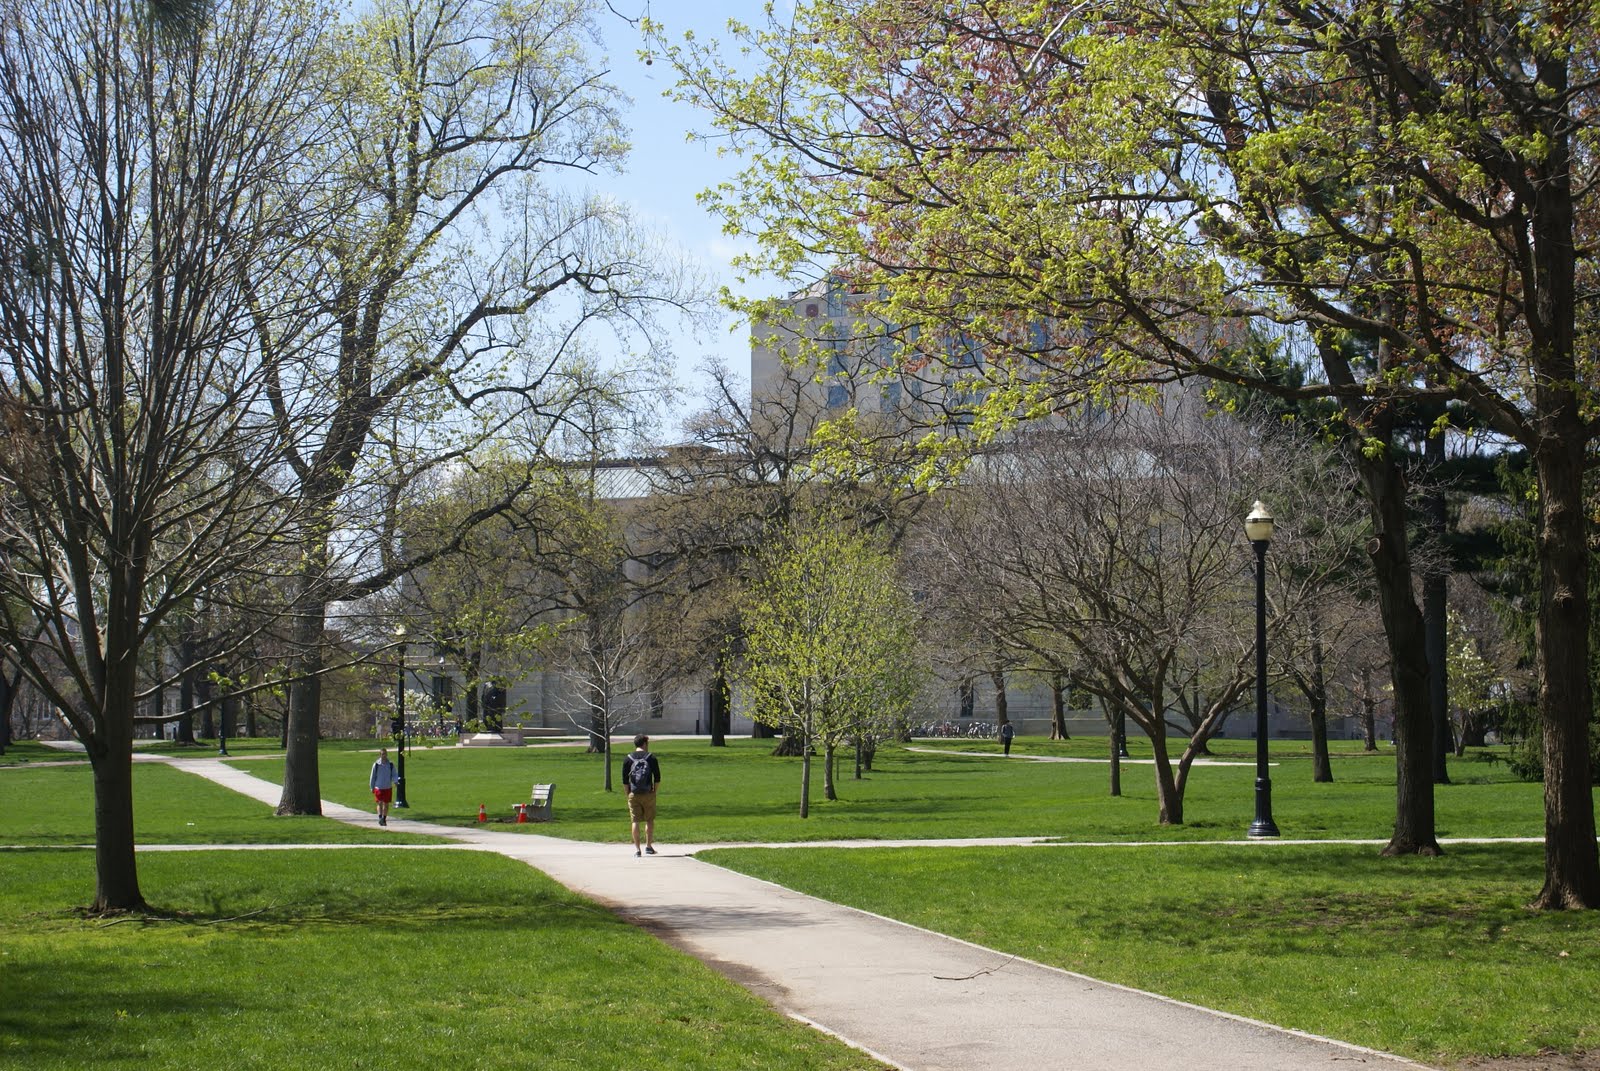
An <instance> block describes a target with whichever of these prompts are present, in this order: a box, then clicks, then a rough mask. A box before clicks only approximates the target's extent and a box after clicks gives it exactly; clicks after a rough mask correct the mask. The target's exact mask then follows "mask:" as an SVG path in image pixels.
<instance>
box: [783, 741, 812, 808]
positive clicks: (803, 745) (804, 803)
mask: <svg viewBox="0 0 1600 1071" xmlns="http://www.w3.org/2000/svg"><path fill="white" fill-rule="evenodd" d="M789 736H799V737H800V817H801V818H807V817H810V815H811V739H810V734H809V733H790V734H789ZM788 739H789V737H788V736H786V737H784V741H785V742H787V741H788Z"/></svg>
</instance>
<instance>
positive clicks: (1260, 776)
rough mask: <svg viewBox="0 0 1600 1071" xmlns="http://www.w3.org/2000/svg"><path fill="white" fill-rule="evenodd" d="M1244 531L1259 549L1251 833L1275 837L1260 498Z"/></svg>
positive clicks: (1265, 527)
mask: <svg viewBox="0 0 1600 1071" xmlns="http://www.w3.org/2000/svg"><path fill="white" fill-rule="evenodd" d="M1244 534H1245V538H1247V539H1249V540H1250V545H1251V547H1253V548H1254V549H1255V552H1256V816H1255V819H1254V820H1253V821H1252V822H1251V823H1250V832H1249V835H1250V836H1252V837H1276V836H1277V835H1278V826H1277V823H1276V822H1274V821H1273V820H1272V779H1271V777H1269V776H1268V774H1267V544H1268V543H1270V542H1272V513H1271V512H1270V511H1269V510H1268V509H1267V507H1266V504H1265V503H1263V502H1262V501H1261V500H1260V499H1257V500H1256V502H1255V505H1253V506H1252V507H1251V508H1250V515H1249V516H1247V517H1246V518H1245V519H1244Z"/></svg>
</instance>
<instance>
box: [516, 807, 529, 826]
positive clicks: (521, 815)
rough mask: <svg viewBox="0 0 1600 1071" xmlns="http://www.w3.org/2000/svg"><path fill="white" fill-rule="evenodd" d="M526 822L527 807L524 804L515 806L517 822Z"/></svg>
mask: <svg viewBox="0 0 1600 1071" xmlns="http://www.w3.org/2000/svg"><path fill="white" fill-rule="evenodd" d="M527 820H528V805H527V804H526V803H519V804H517V821H519V822H526V821H527Z"/></svg>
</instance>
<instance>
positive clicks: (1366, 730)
mask: <svg viewBox="0 0 1600 1071" xmlns="http://www.w3.org/2000/svg"><path fill="white" fill-rule="evenodd" d="M1377 705H1378V704H1377V700H1375V699H1373V698H1372V670H1371V669H1369V668H1368V667H1366V666H1362V667H1361V735H1362V738H1363V740H1364V741H1365V742H1366V748H1365V750H1367V751H1376V750H1378V710H1377Z"/></svg>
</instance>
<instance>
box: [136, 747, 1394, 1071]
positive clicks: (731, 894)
mask: <svg viewBox="0 0 1600 1071" xmlns="http://www.w3.org/2000/svg"><path fill="white" fill-rule="evenodd" d="M139 759H140V761H156V762H170V763H171V764H172V765H174V766H177V767H178V768H180V769H184V770H188V771H190V772H192V773H195V774H199V775H200V776H203V777H206V778H208V779H210V780H212V781H215V782H217V783H218V784H221V785H224V786H226V787H228V788H231V789H234V790H235V791H237V792H241V793H243V794H244V795H246V796H250V797H252V798H255V799H258V800H260V801H262V802H263V803H265V804H268V805H272V806H276V804H277V802H278V800H279V796H280V790H279V788H278V786H277V785H275V784H272V783H271V782H268V781H263V780H261V779H259V778H256V777H253V776H251V775H250V774H248V773H242V772H240V771H238V770H235V769H233V768H232V767H230V766H227V765H225V764H223V763H222V762H221V761H219V760H217V759H178V758H164V757H155V756H140V757H139ZM401 813H403V812H401ZM323 814H324V815H326V816H328V817H330V818H336V819H339V820H342V821H349V822H356V823H360V824H362V825H372V824H373V823H374V821H375V820H374V818H373V815H372V814H371V813H370V812H367V811H357V810H355V809H353V808H350V807H345V806H341V805H339V804H335V803H329V802H326V801H325V802H324V803H323ZM619 821H620V819H619ZM390 828H391V829H393V830H394V831H396V832H410V833H431V834H436V835H439V836H444V837H448V838H450V839H451V840H452V841H454V842H456V843H457V844H459V845H460V846H461V847H465V848H471V849H475V850H480V851H493V852H498V853H500V854H502V855H506V856H509V857H511V858H513V859H520V860H522V861H523V862H525V863H527V864H528V865H530V866H533V867H536V868H537V869H539V870H541V871H543V872H544V873H546V874H548V875H550V876H551V877H552V878H554V879H555V880H557V881H559V882H561V883H562V884H563V885H565V886H567V887H568V888H570V889H572V890H574V891H576V892H579V893H582V894H583V895H586V896H589V897H591V898H593V899H595V900H598V901H600V902H601V903H604V904H606V905H608V906H610V907H612V908H613V909H614V910H616V911H617V912H618V913H619V914H621V915H622V916H623V917H625V918H627V919H629V920H631V921H633V922H636V923H638V924H639V925H641V926H644V927H646V928H648V929H649V930H650V931H651V932H653V933H655V934H656V935H657V936H659V937H660V938H661V939H663V940H665V941H667V942H668V943H670V944H672V945H674V946H676V947H678V948H681V949H683V950H684V951H686V952H688V953H690V954H691V955H693V956H695V957H697V958H698V959H700V960H702V961H704V962H706V963H708V964H710V965H711V966H713V967H715V968H716V969H717V970H719V971H721V972H722V973H723V974H725V975H727V976H728V977H729V978H731V979H733V980H734V981H736V982H738V983H739V984H740V985H743V986H744V987H745V988H747V989H749V990H751V991H752V992H754V993H756V994H758V995H760V996H761V997H763V998H765V999H766V1000H767V1001H769V1002H770V1003H771V1004H773V1005H774V1006H775V1007H777V1008H778V1009H779V1010H780V1011H782V1012H784V1013H785V1014H787V1015H790V1016H792V1017H794V1018H796V1019H799V1020H802V1021H804V1022H807V1023H810V1024H811V1025H813V1026H815V1027H817V1028H819V1029H821V1030H824V1031H826V1032H828V1033H830V1034H833V1035H835V1036H837V1037H839V1038H841V1039H843V1040H844V1041H846V1042H848V1043H850V1044H851V1045H854V1046H856V1047H857V1048H859V1049H861V1050H863V1051H865V1052H866V1053H868V1054H869V1055H871V1056H873V1057H875V1058H876V1059H878V1060H881V1061H883V1062H884V1063H886V1064H889V1065H892V1066H894V1067H897V1068H902V1069H908V1071H1053V1069H1060V1068H1074V1069H1082V1071H1147V1069H1148V1068H1151V1067H1171V1068H1183V1069H1185V1071H1310V1069H1323V1068H1327V1069H1332V1068H1340V1069H1348V1068H1351V1067H1353V1066H1372V1067H1381V1068H1419V1067H1421V1066H1422V1065H1420V1064H1416V1063H1413V1062H1411V1061H1407V1060H1402V1059H1400V1058H1398V1057H1395V1056H1391V1055H1388V1054H1385V1053H1379V1052H1374V1051H1372V1050H1369V1049H1362V1048H1358V1047H1355V1046H1351V1045H1346V1044H1343V1043H1342V1042H1337V1041H1330V1040H1327V1039H1323V1038H1317V1037H1313V1036H1310V1035H1306V1034H1301V1033H1296V1032H1293V1031H1288V1030H1282V1029H1279V1028H1277V1027H1273V1026H1269V1025H1267V1024H1265V1023H1258V1022H1253V1021H1251V1020H1247V1019H1241V1018H1239V1017H1237V1016H1232V1015H1226V1014H1223V1013H1220V1012H1215V1011H1210V1010H1208V1009H1205V1008H1199V1007H1196V1006H1194V1005H1190V1004H1183V1003H1180V1002H1178V1001H1173V1000H1168V999H1166V998H1164V997H1160V996H1155V995H1152V994H1149V993H1142V992H1139V991H1137V990H1133V989H1128V988H1125V987H1122V986H1117V985H1111V984H1108V983H1106V982H1100V981H1096V980H1095V979H1093V978H1088V977H1085V976H1083V975H1078V974H1072V973H1069V972H1067V971H1062V970H1057V969H1055V968H1053V967H1046V966H1042V965H1040V964H1037V963H1033V962H1030V961H1028V960H1024V959H1021V958H1018V957H1015V956H1008V955H1006V954H1004V953H1000V952H996V951H993V950H992V949H987V948H982V947H979V946H977V945H973V944H969V943H967V942H965V941H960V940H956V939H954V938H950V937H945V936H942V935H940V934H936V933H931V932H929V931H926V930H922V929H918V928H916V927H914V926H908V925H906V924H904V923H900V922H896V921H894V920H892V919H886V918H882V917H879V916H876V915H872V914H869V913H866V912H863V911H856V910H854V909H851V908H846V907H841V906H839V905H837V904H831V903H828V902H826V901H823V900H818V899H815V898H813V897H809V896H803V895H801V894H799V893H796V892H792V891H790V890H788V889H784V888H780V887H779V886H776V885H772V884H770V883H768V882H764V881H759V880H757V879H754V878H749V877H745V876H743V875H741V874H735V873H733V872H732V871H729V870H724V869H722V868H721V867H717V866H713V865H711V864H709V863H705V862H701V861H700V860H697V859H695V858H694V853H695V851H696V850H697V848H696V847H695V846H682V845H671V846H667V845H663V846H662V847H660V848H659V849H658V850H659V851H660V853H661V854H659V855H657V856H655V857H653V858H651V857H646V858H645V859H635V858H634V856H633V852H632V850H631V848H630V847H628V846H626V845H623V844H589V843H580V842H576V841H566V840H560V839H558V838H555V837H546V836H539V835H525V834H510V833H498V832H494V831H491V830H487V829H476V828H475V829H462V828H459V827H455V826H440V825H431V824H428V823H423V822H413V821H411V820H409V819H407V818H404V817H399V816H397V815H396V813H395V812H391V814H390ZM1032 842H1033V841H1032V839H1031V838H1029V839H1024V840H1011V839H1006V840H993V841H989V840H984V841H945V842H939V843H942V844H977V843H985V844H990V843H993V844H1015V843H1032ZM387 847H394V846H392V845H391V846H387ZM191 848H192V846H191Z"/></svg>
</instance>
